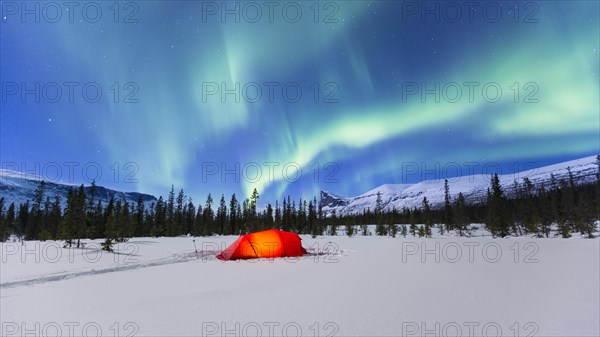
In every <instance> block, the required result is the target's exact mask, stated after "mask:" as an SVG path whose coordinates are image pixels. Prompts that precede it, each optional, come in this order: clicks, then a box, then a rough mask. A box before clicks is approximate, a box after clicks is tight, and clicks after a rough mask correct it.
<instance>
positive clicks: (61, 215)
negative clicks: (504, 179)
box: [0, 155, 600, 250]
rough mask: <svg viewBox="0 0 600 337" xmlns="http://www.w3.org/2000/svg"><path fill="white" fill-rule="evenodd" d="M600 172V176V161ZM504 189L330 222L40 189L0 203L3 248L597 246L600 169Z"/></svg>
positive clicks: (254, 199)
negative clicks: (484, 233) (290, 239)
mask: <svg viewBox="0 0 600 337" xmlns="http://www.w3.org/2000/svg"><path fill="white" fill-rule="evenodd" d="M597 163H598V166H599V168H600V155H599V156H598V157H597ZM506 188H507V186H501V184H500V179H499V177H498V175H497V174H495V175H493V176H491V180H490V186H489V188H488V190H487V193H486V198H485V200H482V201H481V202H478V203H467V202H466V200H465V196H464V195H463V194H462V193H459V194H458V195H457V196H456V197H455V198H452V197H451V193H450V192H451V191H450V188H449V185H448V181H447V180H446V181H445V184H444V203H443V206H441V207H435V208H434V207H433V206H432V205H431V204H430V201H429V200H427V198H426V197H424V198H423V200H422V202H421V205H420V206H421V207H414V208H412V209H408V208H404V209H402V210H396V209H384V207H383V206H384V205H383V200H382V196H381V193H379V192H378V193H377V200H376V203H375V206H374V209H373V210H371V209H366V210H364V211H362V212H360V213H357V214H344V215H338V214H336V213H335V211H334V212H332V214H328V215H327V216H326V215H325V214H324V212H323V205H322V203H321V202H318V201H317V199H316V198H314V197H313V199H312V200H306V199H304V200H303V199H299V200H298V202H296V201H295V200H291V198H290V196H289V195H288V196H287V198H285V199H283V200H282V202H281V203H279V201H276V202H275V205H274V206H273V205H271V204H270V203H268V204H267V205H266V207H265V208H264V209H263V210H260V211H259V210H258V209H257V204H258V200H259V194H258V191H257V190H256V189H255V190H254V192H253V193H252V195H251V196H250V197H249V198H246V199H244V200H242V201H241V202H240V201H239V200H238V199H237V197H236V195H235V194H232V195H231V197H230V198H229V200H226V199H225V195H221V198H220V200H219V202H218V203H217V202H215V200H214V199H213V197H212V195H211V194H209V195H208V197H207V199H206V201H205V203H204V204H194V203H193V201H192V199H191V198H190V197H188V196H186V195H185V193H184V191H183V189H181V190H179V191H178V193H175V189H174V187H171V191H170V192H169V195H168V197H167V198H166V200H165V199H163V197H162V196H160V197H159V198H158V200H157V201H156V202H153V203H151V204H150V205H149V206H147V205H146V204H145V203H144V202H143V200H142V196H141V195H140V196H139V198H138V200H137V202H135V203H133V204H130V203H129V202H128V201H124V200H120V199H118V200H115V198H114V196H113V197H111V198H110V200H109V201H108V203H106V204H103V203H102V202H101V201H100V200H99V199H98V197H97V195H96V185H95V183H92V185H91V188H90V189H89V191H88V192H87V193H86V190H85V189H84V186H83V185H81V186H80V187H79V188H72V189H70V191H69V193H68V196H67V200H66V205H65V209H64V210H63V209H62V206H61V205H62V203H61V199H60V197H58V196H56V197H54V199H50V197H48V196H45V193H46V184H45V182H44V181H40V183H39V186H38V187H37V189H36V191H35V193H34V197H33V198H32V200H30V201H27V202H26V203H23V204H20V205H15V204H14V203H11V204H10V205H8V207H6V205H5V199H4V198H3V197H2V198H0V241H5V240H6V239H7V238H8V237H9V236H10V235H15V236H16V237H17V238H19V239H20V240H64V241H65V246H68V247H72V246H76V247H80V246H81V244H82V242H81V239H84V238H86V239H97V238H104V239H105V242H104V248H105V249H106V250H110V249H111V246H112V244H113V243H114V242H121V241H125V240H127V239H128V238H131V237H144V236H154V237H159V236H180V235H187V234H190V235H194V236H210V235H214V234H219V235H230V234H234V235H235V234H243V233H248V232H253V231H258V230H263V229H269V228H279V229H282V230H286V231H293V232H297V233H299V234H310V235H312V236H318V235H337V233H338V229H340V228H342V229H344V231H343V232H344V233H345V234H346V235H348V236H353V235H371V232H370V227H369V225H375V234H376V235H381V236H387V235H389V236H392V237H395V236H397V235H402V236H420V237H430V236H431V235H432V231H433V230H437V231H439V233H440V234H444V233H446V232H455V233H457V234H458V235H460V236H468V235H470V234H471V231H472V228H471V224H472V223H483V224H485V228H486V229H487V230H488V231H489V232H490V233H491V234H492V235H494V236H499V237H505V236H508V235H514V236H521V235H535V236H538V237H550V236H554V235H559V236H562V237H564V238H567V237H570V236H571V235H572V234H573V233H580V234H582V235H585V236H587V237H593V236H594V233H595V232H596V226H595V221H596V220H599V219H600V215H599V210H598V205H599V204H600V200H598V196H599V195H600V169H599V171H598V173H597V174H596V179H595V182H593V183H584V184H576V182H575V179H574V177H573V174H572V173H571V171H570V169H568V178H567V179H557V178H556V177H555V176H554V175H553V174H552V175H551V179H550V182H549V183H548V184H547V185H546V184H541V185H539V186H535V185H534V184H533V183H532V182H531V181H530V180H529V179H528V178H527V177H525V178H523V179H522V181H521V182H518V181H515V182H514V183H513V185H512V186H509V189H508V190H506Z"/></svg>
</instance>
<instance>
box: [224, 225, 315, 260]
mask: <svg viewBox="0 0 600 337" xmlns="http://www.w3.org/2000/svg"><path fill="white" fill-rule="evenodd" d="M301 240H302V239H300V237H299V236H298V234H296V233H291V232H283V231H280V230H277V229H270V230H266V231H262V232H256V233H250V234H246V235H242V236H240V237H239V238H238V239H237V240H235V242H234V243H232V244H231V245H230V246H229V247H227V249H225V250H224V251H223V252H221V254H219V255H217V258H218V259H220V260H237V259H257V258H274V257H296V256H302V255H303V254H304V252H305V250H304V248H302V244H301Z"/></svg>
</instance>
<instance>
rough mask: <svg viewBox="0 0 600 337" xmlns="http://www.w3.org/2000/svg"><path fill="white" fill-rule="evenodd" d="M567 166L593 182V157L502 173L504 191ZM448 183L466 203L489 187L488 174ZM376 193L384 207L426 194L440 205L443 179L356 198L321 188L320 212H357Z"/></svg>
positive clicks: (410, 203)
mask: <svg viewBox="0 0 600 337" xmlns="http://www.w3.org/2000/svg"><path fill="white" fill-rule="evenodd" d="M568 169H570V170H571V173H572V174H573V177H574V180H575V183H577V184H582V183H591V182H593V181H595V179H596V173H597V172H598V166H597V164H596V156H590V157H585V158H581V159H576V160H571V161H567V162H564V163H559V164H554V165H549V166H544V167H540V168H536V169H532V170H527V171H522V172H519V173H511V174H505V175H501V176H500V183H501V184H502V186H503V187H504V190H505V191H506V193H507V194H509V195H510V194H511V193H512V192H513V190H514V188H513V184H514V181H515V180H517V182H518V183H522V182H523V178H525V177H527V178H529V180H530V181H531V182H532V183H533V184H534V185H535V186H536V187H540V186H541V185H542V184H544V185H545V186H549V185H550V180H551V174H554V176H555V178H556V179H557V181H560V180H561V179H568V176H569V174H568ZM448 186H449V189H450V195H451V197H452V198H454V197H456V196H457V195H458V193H461V192H462V194H463V195H464V196H465V199H466V201H467V202H468V203H477V202H481V201H483V200H484V199H485V196H486V191H487V188H488V187H489V186H490V175H482V174H478V175H469V176H462V177H455V178H450V179H448ZM377 192H381V199H382V202H383V207H384V210H392V209H394V208H395V209H397V210H402V209H403V208H404V207H407V208H413V207H417V208H419V207H421V203H422V201H423V197H427V200H429V203H430V204H431V205H432V206H433V207H440V206H441V205H443V203H444V179H438V180H424V181H422V182H419V183H416V184H385V185H381V186H379V187H376V188H374V189H372V190H370V191H368V192H366V193H364V194H361V195H359V196H356V197H342V196H338V195H335V194H333V193H329V192H325V191H321V202H322V203H323V212H324V213H325V214H326V215H330V214H332V213H333V211H335V212H336V214H338V215H345V214H355V213H360V212H362V211H363V210H366V209H367V208H369V209H371V210H374V209H375V205H376V200H377Z"/></svg>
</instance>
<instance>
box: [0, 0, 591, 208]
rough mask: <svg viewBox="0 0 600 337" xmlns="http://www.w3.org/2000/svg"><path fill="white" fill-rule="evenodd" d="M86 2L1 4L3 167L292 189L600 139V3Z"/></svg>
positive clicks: (367, 180) (499, 159) (150, 189)
mask: <svg viewBox="0 0 600 337" xmlns="http://www.w3.org/2000/svg"><path fill="white" fill-rule="evenodd" d="M77 3H78V4H79V5H78V6H72V7H70V8H69V5H64V3H63V2H60V1H59V2H54V4H57V5H56V6H47V3H44V2H39V3H38V2H28V6H30V7H28V8H23V7H22V6H21V2H3V4H2V22H1V23H0V35H1V36H0V38H1V42H0V48H1V68H0V70H1V80H2V109H1V117H0V123H1V125H0V133H1V134H0V161H1V162H2V168H7V169H19V168H20V169H23V167H24V168H26V170H28V171H35V170H36V167H37V166H36V163H37V165H39V167H41V168H44V167H48V165H49V164H48V163H58V164H57V165H55V166H53V167H61V168H62V170H63V172H62V174H61V180H68V179H67V178H69V175H68V172H67V171H68V169H67V168H68V167H69V166H68V165H75V164H67V165H66V166H65V163H78V164H79V165H78V166H75V169H74V171H73V182H75V183H86V184H88V183H89V182H88V181H86V178H87V177H86V176H85V175H84V174H83V173H82V168H83V167H87V166H89V163H95V164H94V168H92V169H90V172H91V174H92V175H94V174H93V173H94V170H97V169H98V168H100V170H101V171H102V175H101V176H98V177H97V178H98V179H97V182H98V184H100V185H104V186H107V187H114V188H117V189H121V190H135V191H141V192H146V193H151V194H155V195H165V194H166V193H167V192H168V190H169V189H170V187H171V185H172V184H173V185H174V186H175V188H176V189H179V188H183V189H184V190H185V191H186V193H187V194H188V195H191V196H192V197H193V198H194V201H195V202H202V201H203V200H204V198H205V197H206V195H207V194H208V193H209V192H210V193H212V194H213V196H214V195H218V196H220V195H221V194H222V193H224V194H225V195H226V196H227V195H229V194H231V193H236V194H238V195H243V196H248V195H249V194H250V193H251V191H252V190H253V189H254V188H257V189H258V191H259V192H260V193H261V202H274V199H276V198H280V197H282V196H284V195H287V194H291V195H292V196H295V197H297V196H303V197H306V198H312V196H313V195H314V196H318V192H319V190H322V189H324V190H329V191H332V192H334V193H338V194H342V195H356V194H360V193H362V192H365V191H367V190H369V189H371V188H374V187H376V186H378V185H380V184H383V183H406V182H415V181H419V180H421V178H422V177H426V178H433V177H434V176H435V177H436V178H443V176H444V175H452V174H456V173H457V172H456V170H450V171H451V172H443V171H444V170H435V168H436V167H437V166H436V163H437V165H440V166H441V167H442V168H443V167H445V166H447V164H448V163H458V164H460V166H464V165H463V163H479V164H481V165H479V166H478V167H479V169H481V168H482V167H484V166H485V164H487V163H498V166H494V167H498V168H500V169H502V170H505V172H504V173H506V172H511V171H510V170H511V169H512V170H514V169H515V168H516V167H519V168H531V167H534V166H542V165H545V164H549V163H553V162H558V161H563V160H568V159H574V158H578V157H583V156H587V155H592V154H596V153H599V152H600V135H599V130H600V113H599V112H600V106H599V92H600V85H599V77H598V71H599V60H600V56H599V49H600V35H599V17H600V4H599V3H598V2H596V1H564V2H561V1H547V2H546V1H537V2H517V5H515V2H513V1H510V2H505V1H498V2H493V5H490V2H467V3H463V2H427V3H422V2H406V1H404V2H402V1H322V2H317V3H315V2H313V1H300V2H262V1H259V2H231V1H227V2H206V1H204V2H203V1H138V2H120V3H116V4H113V3H112V2H97V3H93V2H77ZM90 3H93V4H94V5H90ZM265 3H267V4H265ZM448 3H451V4H454V5H450V6H449V5H448ZM7 4H8V5H7ZM15 4H16V5H15ZM36 4H38V6H39V12H38V14H39V20H38V21H39V22H36V14H31V13H30V14H27V15H25V14H23V10H24V9H25V10H30V11H33V12H35V11H36V7H35V5H36ZM111 6H116V7H111ZM423 6H429V7H427V8H424V7H423ZM58 8H60V14H61V15H58V12H57V11H58ZM83 8H86V11H87V12H84V11H83ZM97 8H99V9H100V11H101V14H99V12H96V10H97ZM284 8H285V11H284V10H283V9H284ZM44 9H45V10H46V11H45V12H44ZM298 9H300V12H298ZM424 9H425V10H426V11H425V12H422V10H424ZM69 10H70V11H69ZM222 10H229V11H230V12H229V14H223V12H222ZM258 14H261V15H260V16H259V15H258ZM459 14H460V15H459ZM90 18H92V19H93V20H90ZM71 19H72V20H71ZM53 21H56V22H53ZM90 21H96V22H90ZM115 21H117V22H115ZM127 21H137V22H127ZM236 21H239V22H236ZM294 21H297V22H294ZM315 21H316V22H315ZM72 82H75V83H77V85H76V86H75V85H72V86H73V88H74V89H73V90H74V91H73V92H74V94H73V97H72V98H73V99H72V100H71V99H69V97H68V96H69V95H68V93H69V90H68V88H69V85H70V84H69V83H72ZM36 83H38V84H39V86H40V89H39V96H40V97H39V102H36V99H37V98H36V97H35V96H36V94H32V93H29V94H24V93H23V91H25V90H24V89H26V90H34V91H35V88H36V87H35V85H36ZM49 83H55V84H56V85H54V84H50V85H49ZM89 83H93V85H91V87H92V88H91V89H90V90H88V96H86V97H82V94H81V88H83V87H84V86H85V85H86V84H89ZM236 85H239V91H238V92H237V93H236V92H234V91H235V88H236ZM436 86H439V89H437V87H436ZM57 87H59V88H61V90H62V95H61V96H60V97H58V98H56V99H54V100H55V101H56V102H51V101H53V98H55V97H57V96H56V94H55V91H56V88H57ZM88 87H89V86H88ZM44 88H46V90H44ZM96 88H100V89H101V90H102V95H101V97H98V98H97V101H96V102H88V100H90V97H89V95H91V96H92V98H95V97H94V90H95V89H96ZM284 88H285V90H284ZM483 88H486V90H484V89H483ZM498 88H500V90H501V91H502V92H501V94H497V90H498ZM222 89H224V90H229V91H227V92H226V93H225V94H223V92H224V91H223V90H222ZM298 90H301V94H299V91H298ZM427 90H429V91H427ZM459 90H460V93H461V94H460V95H458V93H459ZM259 92H260V93H261V94H262V95H260V96H259V95H258V93H259ZM423 92H425V94H424V95H423ZM90 93H91V94H90ZM117 93H118V97H117ZM128 95H129V96H128ZM91 100H92V101H93V100H94V99H91ZM114 163H117V164H118V165H117V166H113V165H114ZM127 163H135V165H134V166H131V165H129V166H127V165H128V164H127ZM236 163H237V164H236ZM406 163H417V164H418V166H419V167H422V168H425V170H423V171H424V172H419V173H414V172H412V174H410V175H408V174H407V172H406V171H405V170H403V168H406ZM236 165H238V166H236ZM15 166H17V167H15ZM117 167H118V170H117V169H116V168H117ZM236 167H239V169H238V171H237V172H235V171H234V170H235V169H236ZM257 168H260V170H261V173H262V175H261V176H260V177H258V176H257V173H256V172H257ZM284 168H285V170H284ZM298 168H300V170H301V171H302V175H301V176H299V175H298V176H297V174H298V172H299V171H298ZM223 169H226V170H229V171H224V170H223ZM286 170H287V171H286ZM428 170H429V171H428ZM432 170H435V171H436V172H435V173H434V172H432ZM43 171H44V170H43V169H39V170H38V173H42V175H50V176H52V177H54V176H55V174H54V172H55V171H56V169H55V168H52V169H50V170H49V171H52V172H51V173H50V172H43ZM117 171H118V173H119V176H118V177H116V176H115V173H117ZM90 172H88V173H90ZM232 172H233V173H232ZM286 173H287V176H286V175H285V174H286ZM436 173H438V174H436ZM467 173H468V172H466V171H464V172H462V174H467ZM476 173H479V172H476ZM128 174H132V175H131V176H130V177H127V175H128ZM46 178H50V177H46ZM127 178H132V179H127ZM135 181H137V182H135Z"/></svg>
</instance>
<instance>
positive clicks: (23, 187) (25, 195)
mask: <svg viewBox="0 0 600 337" xmlns="http://www.w3.org/2000/svg"><path fill="white" fill-rule="evenodd" d="M40 180H41V179H40V178H39V177H37V176H34V175H29V174H26V173H21V172H15V171H10V170H3V169H2V170H0V198H4V205H5V207H7V206H8V205H10V204H11V203H13V202H14V203H15V206H17V205H19V204H22V203H25V202H27V201H30V200H32V199H33V197H34V195H35V190H36V189H37V188H38V186H39V185H40ZM45 185H46V188H45V193H44V200H45V199H46V197H50V202H53V201H54V197H55V196H59V197H60V198H61V205H62V206H63V207H64V206H65V204H66V201H67V195H68V194H69V189H70V188H75V189H76V188H78V187H79V186H77V185H69V184H64V183H57V182H52V181H46V182H45ZM84 188H85V191H86V193H89V192H90V186H86V187H84ZM111 195H114V197H115V200H121V202H125V201H127V202H129V204H130V205H133V204H136V203H137V201H138V197H139V196H140V195H141V196H142V200H143V202H144V204H146V205H149V204H150V203H152V202H156V197H154V196H152V195H149V194H143V193H137V192H121V191H115V190H111V189H108V188H105V187H102V186H96V198H97V200H99V201H100V202H101V203H103V204H107V203H108V201H109V200H110V197H111Z"/></svg>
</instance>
